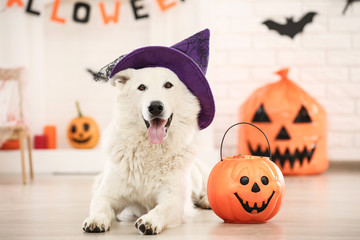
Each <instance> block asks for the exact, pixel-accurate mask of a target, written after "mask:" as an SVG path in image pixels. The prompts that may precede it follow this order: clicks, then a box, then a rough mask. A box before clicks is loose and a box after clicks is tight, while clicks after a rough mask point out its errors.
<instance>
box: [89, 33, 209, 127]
mask: <svg viewBox="0 0 360 240" xmlns="http://www.w3.org/2000/svg"><path fill="white" fill-rule="evenodd" d="M209 38H210V31H209V29H205V30H203V31H201V32H199V33H196V34H195V35H193V36H191V37H189V38H187V39H185V40H183V41H181V42H179V43H177V44H175V45H173V46H171V47H162V46H149V47H143V48H139V49H136V50H134V51H133V52H131V53H129V54H127V55H123V56H121V57H119V58H118V59H116V60H115V61H113V62H112V63H110V64H109V65H107V66H105V67H104V68H102V69H101V70H100V72H99V73H97V74H96V75H95V80H100V79H107V78H111V77H112V76H114V75H115V74H116V73H118V72H119V71H122V70H125V69H127V68H134V69H140V68H145V67H165V68H168V69H170V70H172V71H173V72H174V73H175V74H176V75H177V76H178V78H179V79H180V80H181V81H182V82H183V83H184V84H185V85H186V86H187V87H188V89H189V90H190V91H191V92H192V93H193V94H194V95H195V96H196V97H197V98H198V99H199V102H200V106H201V111H200V113H199V116H198V125H199V128H200V130H202V129H204V128H206V127H208V126H209V125H210V123H211V122H212V121H213V119H214V115H215V103H214V98H213V95H212V92H211V89H210V86H209V83H208V81H207V80H206V78H205V74H206V70H207V66H208V61H209Z"/></svg>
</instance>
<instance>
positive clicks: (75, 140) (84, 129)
mask: <svg viewBox="0 0 360 240" xmlns="http://www.w3.org/2000/svg"><path fill="white" fill-rule="evenodd" d="M77 107H78V105H77ZM78 112H79V117H77V118H74V119H73V120H71V122H70V123H69V125H68V129H67V136H68V139H69V142H70V144H71V146H73V147H74V148H93V147H95V146H96V144H97V143H98V141H99V138H100V132H99V128H98V126H97V124H96V122H95V120H94V119H92V118H91V117H83V116H82V114H81V112H80V108H79V107H78Z"/></svg>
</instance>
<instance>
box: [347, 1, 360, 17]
mask: <svg viewBox="0 0 360 240" xmlns="http://www.w3.org/2000/svg"><path fill="white" fill-rule="evenodd" d="M358 1H360V0H347V3H346V6H345V8H344V10H343V15H344V14H345V12H346V10H347V9H348V7H349V5H350V4H352V3H353V2H358Z"/></svg>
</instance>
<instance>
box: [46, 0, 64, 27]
mask: <svg viewBox="0 0 360 240" xmlns="http://www.w3.org/2000/svg"><path fill="white" fill-rule="evenodd" d="M59 5H60V0H54V5H53V10H52V13H51V18H50V19H51V20H53V21H54V22H58V23H62V24H65V23H66V19H64V18H60V17H58V16H57V11H58V9H59Z"/></svg>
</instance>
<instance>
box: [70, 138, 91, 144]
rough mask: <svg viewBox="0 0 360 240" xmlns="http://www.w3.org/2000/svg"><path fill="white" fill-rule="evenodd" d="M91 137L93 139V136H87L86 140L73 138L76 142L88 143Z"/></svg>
mask: <svg viewBox="0 0 360 240" xmlns="http://www.w3.org/2000/svg"><path fill="white" fill-rule="evenodd" d="M90 139H91V137H88V138H86V139H84V140H79V139H76V138H72V140H73V141H74V142H76V143H86V142H88V141H90Z"/></svg>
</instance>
